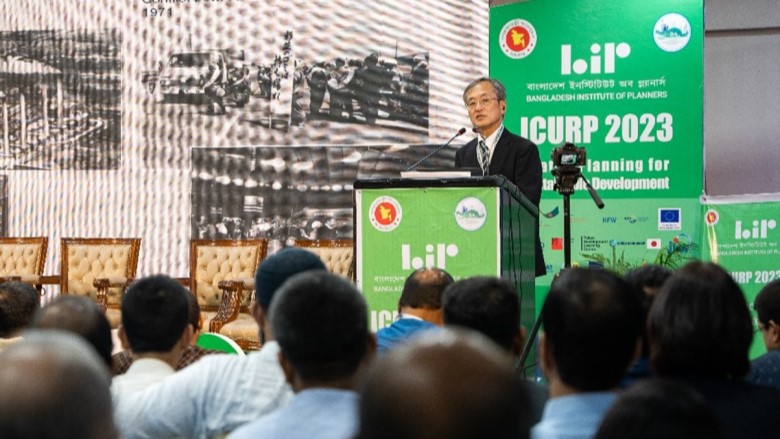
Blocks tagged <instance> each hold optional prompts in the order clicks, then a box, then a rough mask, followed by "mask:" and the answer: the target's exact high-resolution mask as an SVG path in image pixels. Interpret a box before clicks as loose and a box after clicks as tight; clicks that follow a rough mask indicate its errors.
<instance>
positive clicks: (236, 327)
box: [219, 314, 260, 343]
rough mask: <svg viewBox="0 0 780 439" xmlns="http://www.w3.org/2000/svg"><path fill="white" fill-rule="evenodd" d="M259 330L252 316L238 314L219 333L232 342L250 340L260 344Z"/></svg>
mask: <svg viewBox="0 0 780 439" xmlns="http://www.w3.org/2000/svg"><path fill="white" fill-rule="evenodd" d="M259 332H260V328H259V327H258V326H257V322H256V321H255V319H254V318H252V316H250V315H248V314H239V315H238V318H237V319H236V320H234V321H232V322H230V323H227V324H225V326H223V327H222V329H220V330H219V333H220V334H222V335H224V336H226V337H229V338H232V339H233V340H251V341H255V342H258V343H259V342H260V336H259Z"/></svg>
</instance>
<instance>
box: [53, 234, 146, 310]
mask: <svg viewBox="0 0 780 439" xmlns="http://www.w3.org/2000/svg"><path fill="white" fill-rule="evenodd" d="M130 251H131V246H130V245H70V246H68V267H67V270H68V271H67V275H68V279H67V282H68V283H67V287H68V294H78V295H81V296H87V295H89V296H90V297H92V299H93V300H95V299H97V295H96V290H95V286H94V285H93V284H94V282H95V279H98V278H112V277H117V276H125V277H126V276H127V272H128V269H129V264H130ZM120 291H121V290H120V289H113V288H112V289H111V290H110V292H109V294H108V303H109V304H115V305H118V304H119V297H120V295H121V294H120Z"/></svg>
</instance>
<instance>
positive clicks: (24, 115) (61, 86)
mask: <svg viewBox="0 0 780 439" xmlns="http://www.w3.org/2000/svg"><path fill="white" fill-rule="evenodd" d="M120 47H121V32H120V31H119V30H117V29H103V30H56V29H51V30H20V31H6V32H1V31H0V118H1V119H2V120H0V169H17V170H25V169H41V170H45V169H116V168H118V167H119V166H120V163H121V159H122V151H121V147H120V140H121V126H122V124H121V97H122V94H121V74H120V71H121V64H122V63H121V59H120Z"/></svg>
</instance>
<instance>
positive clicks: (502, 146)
mask: <svg viewBox="0 0 780 439" xmlns="http://www.w3.org/2000/svg"><path fill="white" fill-rule="evenodd" d="M508 143H509V133H507V131H506V128H505V129H504V132H502V133H501V137H500V138H499V139H498V142H496V149H494V150H493V157H492V158H491V159H490V167H489V169H488V171H489V173H490V174H491V175H495V174H500V173H501V167H502V166H503V164H504V163H505V162H506V161H507V159H508V158H509V145H508Z"/></svg>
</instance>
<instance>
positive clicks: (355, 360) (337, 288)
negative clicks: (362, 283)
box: [270, 270, 369, 381]
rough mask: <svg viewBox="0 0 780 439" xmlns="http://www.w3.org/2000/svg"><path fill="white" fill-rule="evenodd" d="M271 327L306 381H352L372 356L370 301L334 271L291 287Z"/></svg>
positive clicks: (277, 302) (310, 275) (284, 289)
mask: <svg viewBox="0 0 780 439" xmlns="http://www.w3.org/2000/svg"><path fill="white" fill-rule="evenodd" d="M270 322H271V329H272V330H273V332H274V336H275V337H276V340H277V342H278V343H279V347H280V349H281V351H282V353H283V354H284V355H285V357H287V359H288V360H289V361H290V363H291V364H292V366H293V368H294V369H295V370H296V372H297V373H298V375H300V376H301V378H302V379H304V380H319V381H329V380H335V379H339V378H346V377H349V376H351V375H352V374H354V373H355V372H356V371H357V368H358V366H359V365H360V363H361V361H362V360H363V358H364V356H365V355H366V350H367V340H368V337H369V330H368V312H367V308H366V302H365V300H363V296H362V295H361V294H360V292H358V290H357V289H356V288H355V286H354V285H352V284H351V283H349V282H348V281H347V280H345V279H343V278H340V277H338V276H336V275H333V274H330V273H328V272H325V271H321V270H314V271H308V272H304V273H300V274H297V275H295V276H294V277H292V278H290V279H289V280H288V281H287V282H285V283H284V284H283V285H282V286H281V287H280V288H279V290H278V291H277V292H276V294H275V297H274V301H273V303H272V304H271V310H270Z"/></svg>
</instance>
